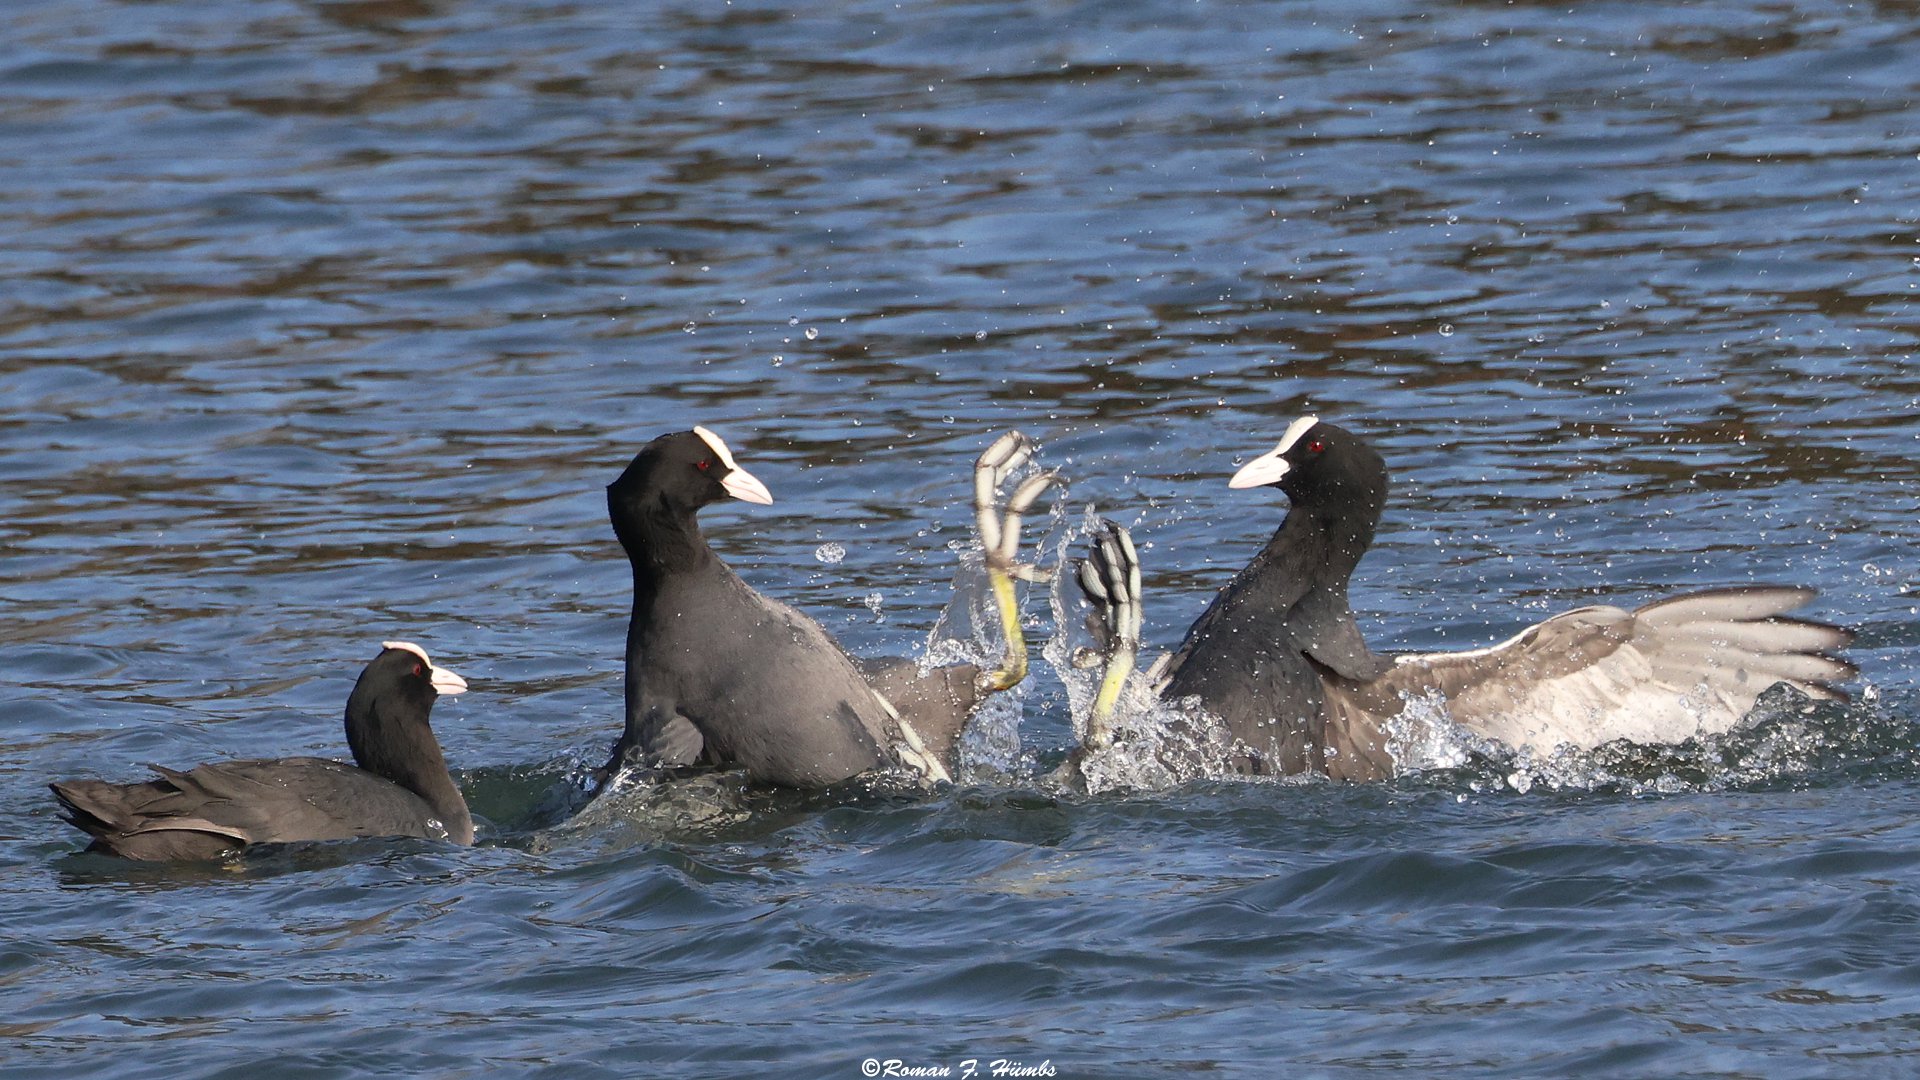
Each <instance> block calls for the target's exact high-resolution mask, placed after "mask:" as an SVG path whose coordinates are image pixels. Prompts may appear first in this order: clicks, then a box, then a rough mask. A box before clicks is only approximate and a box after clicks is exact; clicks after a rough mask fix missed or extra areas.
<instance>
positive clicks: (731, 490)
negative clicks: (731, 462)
mask: <svg viewBox="0 0 1920 1080" xmlns="http://www.w3.org/2000/svg"><path fill="white" fill-rule="evenodd" d="M720 486H721V487H722V488H725V489H726V492H727V494H729V495H731V496H733V497H734V498H736V499H739V500H740V501H741V502H750V503H759V504H760V505H761V506H772V505H773V492H771V491H768V490H767V485H765V484H763V483H761V482H760V478H759V477H757V476H755V475H753V474H752V473H750V472H748V471H747V470H745V469H742V468H740V467H739V466H737V465H736V466H734V469H733V471H732V472H730V473H728V474H727V475H725V476H723V477H721V478H720Z"/></svg>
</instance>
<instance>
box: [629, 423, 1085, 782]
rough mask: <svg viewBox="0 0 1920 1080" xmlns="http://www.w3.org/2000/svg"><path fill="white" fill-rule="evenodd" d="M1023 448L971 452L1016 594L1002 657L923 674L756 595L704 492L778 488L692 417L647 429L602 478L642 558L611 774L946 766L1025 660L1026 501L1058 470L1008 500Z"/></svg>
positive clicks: (766, 776)
mask: <svg viewBox="0 0 1920 1080" xmlns="http://www.w3.org/2000/svg"><path fill="white" fill-rule="evenodd" d="M1029 453H1030V449H1029V448H1028V446H1027V443H1026V440H1025V439H1024V438H1022V437H1020V436H1018V435H1017V434H1013V435H1009V436H1006V437H1003V438H1002V439H1000V440H999V441H996V442H995V443H994V445H993V446H991V447H989V448H988V450H987V452H986V453H984V454H982V455H981V459H980V462H979V463H978V465H977V466H976V468H977V470H978V473H977V475H978V476H979V477H980V481H979V484H978V485H977V488H976V490H977V492H978V493H983V494H981V499H982V501H981V504H980V511H981V520H982V525H983V533H985V535H983V537H982V540H983V544H984V545H985V546H986V549H987V561H988V570H989V573H990V574H991V575H992V577H993V581H994V583H995V595H996V598H998V597H1001V596H1002V594H1003V593H1004V597H1005V601H1006V602H1005V603H1004V604H1003V605H1002V606H1001V608H1000V611H1001V618H1002V626H1003V629H1004V630H1005V631H1006V633H1007V654H1006V658H1005V660H1004V661H1003V666H1002V668H1001V669H1000V670H998V671H995V672H990V673H986V672H980V671H979V670H978V669H977V668H974V667H972V666H962V667H956V668H947V669H936V670H934V671H932V672H929V673H927V674H926V675H925V676H922V675H921V674H920V672H919V671H918V669H917V667H916V666H915V665H913V664H912V662H911V661H902V660H877V661H871V662H867V663H864V664H862V663H860V662H857V661H855V660H853V659H852V658H851V657H849V656H848V655H847V653H846V651H845V650H844V649H842V648H841V647H840V644H839V642H837V641H835V640H834V638H833V636H832V635H830V634H828V633H827V631H826V630H825V629H823V628H822V627H821V626H820V624H819V623H817V622H815V621H814V620H813V619H811V618H808V617H807V616H806V615H804V614H801V613H800V612H799V611H796V610H794V609H793V608H792V607H789V606H788V605H786V604H783V603H781V602H779V601H777V600H773V599H770V598H768V597H766V596H763V595H761V594H760V593H759V592H757V591H755V590H754V589H753V588H752V587H751V586H749V585H748V584H747V583H746V582H745V581H743V580H741V578H740V576H739V575H738V574H735V573H734V572H733V570H732V569H731V568H729V567H728V566H727V564H726V563H724V562H722V561H721V560H720V558H719V556H718V555H716V554H714V552H713V549H712V548H711V547H709V546H708V544H707V540H706V537H705V536H703V535H702V534H701V531H700V525H699V522H698V520H697V519H696V514H697V513H698V512H699V510H700V509H701V508H702V507H705V506H709V505H711V504H713V503H716V502H720V501H722V500H725V499H729V498H732V499H740V500H743V501H745V502H750V503H759V504H767V503H771V502H772V501H773V498H772V496H771V495H770V494H769V493H768V491H767V488H766V485H764V484H762V483H761V482H760V481H759V480H758V479H757V478H755V477H754V476H753V475H752V474H750V473H748V472H747V471H746V470H745V469H743V468H741V467H740V465H739V463H738V462H737V461H735V460H734V457H733V454H732V452H731V451H730V450H729V449H728V448H727V445H726V443H725V442H723V441H721V439H720V437H719V436H718V435H715V434H714V433H713V432H712V431H709V430H707V429H706V428H699V427H697V428H695V429H693V430H692V431H686V432H677V433H674V434H670V435H662V436H660V437H659V438H657V439H655V440H653V441H652V442H651V443H648V444H647V445H646V447H644V448H643V449H642V450H641V451H640V453H639V454H638V455H636V456H635V457H634V459H633V461H632V463H631V464H629V465H628V466H627V468H626V471H624V472H623V473H621V474H620V477H619V478H618V479H617V480H615V481H614V482H613V483H612V484H610V485H608V487H607V511H608V516H609V517H610V518H611V520H612V522H613V530H614V534H615V535H616V536H617V537H619V540H620V544H621V546H622V547H623V548H624V549H625V550H626V553H627V559H628V562H629V563H630V564H631V565H632V568H633V613H632V616H631V618H630V620H629V622H628V624H627V675H626V727H625V730H624V731H623V732H622V733H621V736H620V739H619V741H618V742H616V743H615V745H614V750H613V756H612V758H611V759H610V760H609V761H608V763H607V767H606V769H605V771H604V773H603V776H602V780H603V782H604V780H606V779H610V778H611V777H612V776H613V775H615V774H616V773H617V772H618V771H619V769H620V768H622V767H623V766H625V765H627V764H630V763H637V764H640V765H644V766H648V767H668V768H671V767H677V766H688V765H712V766H734V767H739V768H742V769H744V770H745V771H746V772H747V773H748V775H749V776H750V777H751V778H752V779H754V780H756V781H758V782H761V783H766V784H773V785H778V786H786V787H803V788H812V787H823V786H827V785H831V784H834V783H838V782H840V781H842V780H846V779H848V778H850V777H853V776H856V775H858V774H860V773H863V772H866V771H869V770H872V769H881V768H888V767H894V766H904V767H906V768H909V769H911V770H913V771H915V772H916V773H918V774H919V775H920V776H922V777H924V778H925V779H927V780H930V781H938V780H946V779H949V778H950V771H951V769H952V767H953V751H954V748H955V746H956V744H957V742H958V737H959V732H960V728H961V727H962V726H963V725H964V723H965V720H966V718H967V716H968V715H970V714H971V712H972V709H973V707H974V706H975V705H976V704H977V703H978V701H979V699H980V698H981V697H982V696H984V695H985V694H988V693H991V692H993V691H995V690H999V689H1005V688H1006V687H1009V686H1011V685H1013V684H1014V683H1017V682H1018V681H1019V680H1020V678H1021V677H1022V676H1023V675H1024V674H1025V671H1026V650H1025V644H1024V641H1023V640H1022V638H1021V636H1020V628H1019V623H1018V620H1017V617H1016V614H1015V613H1014V612H1013V610H1012V606H1011V599H1012V585H1011V579H1010V575H1011V574H1012V573H1013V572H1014V567H1013V554H1014V551H1015V549H1016V547H1017V545H1018V536H1019V523H1020V514H1021V513H1022V512H1023V511H1025V510H1026V509H1027V508H1028V507H1029V506H1031V504H1032V503H1033V501H1034V500H1035V499H1036V498H1037V497H1038V496H1039V494H1040V492H1041V491H1042V490H1044V489H1045V487H1046V486H1047V484H1048V483H1049V482H1051V480H1052V477H1051V476H1050V475H1047V476H1040V477H1034V478H1032V479H1030V480H1028V481H1027V482H1026V483H1024V484H1023V485H1021V487H1020V488H1019V490H1017V491H1016V492H1015V493H1014V495H1013V496H1012V497H1011V498H1010V499H1009V500H1008V502H1007V506H1006V508H1005V509H1004V510H1001V509H999V508H997V507H995V506H993V505H992V498H993V496H994V492H995V491H997V488H998V485H999V482H1000V481H1001V480H1003V479H1004V478H1005V477H1006V475H1007V474H1008V473H1009V472H1011V471H1012V469H1014V468H1015V467H1017V466H1018V465H1019V464H1020V463H1022V462H1024V461H1025V460H1026V458H1027V456H1028V454H1029ZM988 530H990V531H988ZM1002 583H1004V585H1005V587H1004V589H1003V588H1002Z"/></svg>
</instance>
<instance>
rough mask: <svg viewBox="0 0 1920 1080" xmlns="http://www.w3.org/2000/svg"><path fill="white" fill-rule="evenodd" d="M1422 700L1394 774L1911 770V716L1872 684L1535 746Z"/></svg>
mask: <svg viewBox="0 0 1920 1080" xmlns="http://www.w3.org/2000/svg"><path fill="white" fill-rule="evenodd" d="M1431 704H1432V703H1428V704H1427V705H1422V706H1418V707H1416V706H1415V705H1410V706H1409V709H1408V714H1410V715H1409V718H1408V720H1407V724H1406V728H1405V730H1404V733H1402V738H1403V741H1402V742H1400V743H1397V744H1394V746H1393V749H1394V754H1395V761H1396V763H1397V764H1398V766H1399V769H1398V772H1399V775H1400V776H1401V777H1402V778H1404V779H1413V780H1416V781H1417V782H1420V783H1427V784H1437V785H1439V786H1443V787H1449V788H1454V789H1456V790H1462V791H1464V792H1469V793H1473V794H1488V793H1494V792H1501V791H1506V792H1519V793H1522V794H1525V793H1528V792H1594V793H1605V794H1625V795H1637V796H1645V795H1676V794H1685V793H1693V792H1720V791H1731V790H1744V789H1750V788H1755V787H1766V786H1770V785H1775V784H1782V783H1786V784H1802V783H1810V782H1813V781H1814V780H1816V779H1817V778H1819V777H1822V776H1832V775H1833V774H1836V773H1838V774H1842V775H1845V776H1847V777H1848V778H1849V779H1857V780H1864V779H1872V778H1874V777H1876V776H1879V775H1886V774H1889V773H1890V772H1902V773H1904V772H1906V771H1908V770H1910V768H1911V764H1912V761H1911V757H1912V747H1913V745H1914V742H1915V735H1916V727H1915V724H1914V723H1913V722H1912V721H1911V720H1908V719H1903V718H1902V717H1901V716H1900V715H1897V714H1896V712H1895V711H1894V710H1890V709H1889V708H1887V707H1886V705H1885V704H1884V703H1883V702H1882V701H1881V700H1880V695H1879V694H1878V693H1877V692H1875V691H1874V690H1873V689H1872V688H1869V689H1868V690H1867V692H1865V693H1864V694H1862V696H1861V700H1860V701H1858V702H1854V703H1851V704H1849V703H1842V702H1826V701H1814V700H1812V699H1810V698H1808V697H1807V696H1806V695H1804V694H1802V693H1800V692H1799V691H1796V690H1794V689H1792V688H1791V687H1788V686H1785V685H1781V686H1775V687H1774V688H1772V689H1771V690H1768V691H1767V692H1766V693H1764V694H1762V695H1761V696H1760V700H1759V702H1758V703H1757V704H1756V705H1755V706H1754V708H1753V710H1752V711H1751V712H1749V713H1748V715H1747V717H1746V719H1745V720H1743V721H1742V722H1741V723H1740V724H1739V725H1738V726H1737V727H1735V728H1733V729H1732V730H1730V731H1725V732H1720V733H1715V734H1706V735H1701V736H1697V737H1694V738H1690V739H1687V740H1685V741H1682V742H1677V743H1664V744H1646V743H1633V742H1628V741H1626V740H1624V739H1622V740H1616V741H1614V742H1610V743H1605V744H1603V745H1601V746H1597V747H1594V748H1592V749H1582V748H1579V747H1573V746H1563V747H1560V748H1558V749H1556V750H1553V751H1551V752H1548V753H1544V754H1542V753H1535V752H1532V751H1528V750H1514V749H1512V748H1510V747H1506V746H1503V745H1500V744H1497V743H1493V742H1491V741H1489V740H1486V739H1482V738H1480V737H1478V736H1476V735H1474V734H1473V733H1472V732H1469V731H1467V730H1465V729H1464V728H1461V727H1460V726H1459V725H1457V724H1455V723H1454V722H1453V721H1452V719H1451V718H1449V717H1447V716H1446V715H1445V709H1444V705H1439V706H1438V707H1437V711H1424V710H1426V709H1428V708H1430V707H1431ZM1907 711H1908V712H1910V711H1911V710H1907ZM1421 728H1424V729H1425V730H1424V731H1421V730H1418V729H1421Z"/></svg>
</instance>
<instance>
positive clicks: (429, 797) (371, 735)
mask: <svg viewBox="0 0 1920 1080" xmlns="http://www.w3.org/2000/svg"><path fill="white" fill-rule="evenodd" d="M347 746H348V747H349V748H351V749H352V750H353V760H354V763H355V764H356V765H359V766H360V767H361V768H362V769H365V770H366V771H368V772H370V773H373V774H374V775H375V776H379V777H382V778H384V779H387V780H391V781H393V782H394V783H396V784H399V785H400V786H401V787H403V788H406V789H407V790H408V791H411V792H413V793H414V794H415V795H418V796H420V797H421V798H422V799H424V800H426V803H427V805H428V806H429V807H431V808H432V810H433V814H434V816H435V817H436V818H438V819H439V820H440V823H441V824H442V825H444V826H446V828H447V839H449V840H451V841H453V842H454V843H456V844H463V845H464V844H471V843H473V814H472V813H471V812H470V811H468V809H467V800H466V799H465V798H463V797H462V796H461V794H460V788H459V787H458V786H456V785H455V784H454V782H453V776H452V775H451V774H450V773H448V771H447V759H446V756H445V755H444V754H442V753H441V751H440V741H439V740H438V739H435V738H434V737H433V729H432V728H430V727H428V726H427V718H426V715H425V710H423V709H421V708H420V706H419V705H418V704H416V703H414V702H411V701H407V700H404V699H402V700H398V701H395V700H393V699H376V700H375V701H374V702H373V703H372V704H371V705H368V706H367V707H366V708H365V710H364V712H356V711H355V710H352V709H350V710H349V711H348V712H347Z"/></svg>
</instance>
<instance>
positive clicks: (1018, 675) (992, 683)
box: [987, 566, 1027, 691]
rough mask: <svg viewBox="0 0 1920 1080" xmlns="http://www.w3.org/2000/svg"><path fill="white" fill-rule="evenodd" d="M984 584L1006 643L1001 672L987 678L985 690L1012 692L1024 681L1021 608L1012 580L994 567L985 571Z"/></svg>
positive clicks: (1025, 671) (1025, 673) (1001, 570)
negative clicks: (989, 585) (989, 590)
mask: <svg viewBox="0 0 1920 1080" xmlns="http://www.w3.org/2000/svg"><path fill="white" fill-rule="evenodd" d="M987 580H988V581H989V582H991V583H992V585H993V606H994V608H995V609H996V610H998V611H999V612H1000V634H1001V637H1003V638H1004V639H1005V640H1006V643H1007V652H1006V655H1005V656H1003V657H1001V659H1000V670H998V671H996V672H994V673H993V675H992V676H990V677H989V679H988V682H987V687H988V688H989V689H991V690H995V691H1000V690H1011V689H1013V688H1014V687H1016V686H1018V685H1020V680H1021V679H1024V678H1026V677H1027V636H1026V635H1025V634H1023V633H1021V631H1020V605H1019V600H1018V597H1016V596H1015V595H1014V592H1013V576H1012V575H1011V574H1009V573H1007V572H1006V571H1005V570H1003V569H1001V568H999V567H997V566H993V567H988V568H987Z"/></svg>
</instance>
